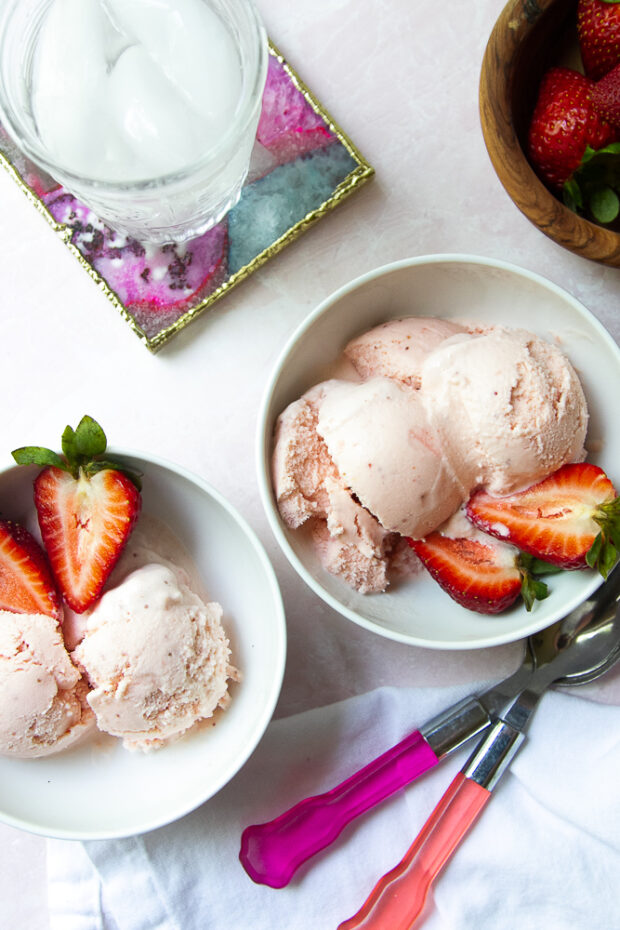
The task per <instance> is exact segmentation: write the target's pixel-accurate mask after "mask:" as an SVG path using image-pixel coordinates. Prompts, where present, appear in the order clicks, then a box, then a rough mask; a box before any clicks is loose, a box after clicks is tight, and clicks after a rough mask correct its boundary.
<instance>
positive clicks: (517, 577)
mask: <svg viewBox="0 0 620 930" xmlns="http://www.w3.org/2000/svg"><path fill="white" fill-rule="evenodd" d="M407 541H408V543H409V545H410V546H411V548H412V549H413V550H414V552H415V553H416V555H417V556H418V557H419V559H420V560H421V561H422V563H423V565H424V566H425V568H426V569H427V570H428V571H429V572H430V574H431V575H432V576H433V578H434V579H435V581H437V583H438V584H439V585H441V587H442V588H443V589H444V591H446V592H447V593H448V594H449V595H450V597H451V598H452V599H453V600H455V601H457V602H458V603H459V604H461V606H463V607H466V608H467V609H468V610H475V611H476V612H477V613H480V614H498V613H501V612H502V611H503V610H506V609H507V608H508V607H510V606H512V604H514V602H515V601H516V600H517V598H518V597H519V595H522V596H523V600H524V602H525V606H526V608H527V609H528V610H530V609H531V607H532V604H533V603H534V601H535V600H543V599H544V598H545V597H547V595H548V593H549V592H548V590H547V586H546V585H545V584H544V582H542V581H536V580H534V579H533V578H532V576H531V575H530V573H529V571H528V570H527V568H526V566H525V565H522V564H521V560H520V557H519V553H516V552H515V551H514V549H513V548H512V547H511V546H506V545H504V544H502V543H497V542H494V541H491V540H489V542H488V543H486V542H483V541H481V540H478V539H470V538H467V537H459V538H454V539H453V538H452V537H450V536H443V535H442V534H441V533H430V534H429V535H428V536H426V537H425V538H424V539H408V540H407Z"/></svg>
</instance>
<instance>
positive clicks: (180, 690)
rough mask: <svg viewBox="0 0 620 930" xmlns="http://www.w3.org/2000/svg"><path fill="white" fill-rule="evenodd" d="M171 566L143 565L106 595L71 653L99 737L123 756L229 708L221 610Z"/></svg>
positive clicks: (231, 670)
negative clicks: (118, 746)
mask: <svg viewBox="0 0 620 930" xmlns="http://www.w3.org/2000/svg"><path fill="white" fill-rule="evenodd" d="M184 579H185V576H184V575H180V574H178V573H177V572H175V571H174V570H173V569H172V568H171V567H170V566H168V565H162V564H157V563H155V564H148V565H145V566H143V567H141V568H138V569H137V570H135V571H133V572H131V573H130V574H129V575H127V576H126V577H125V578H124V580H123V581H121V582H120V583H119V584H118V585H117V586H116V587H113V588H111V589H110V590H108V591H107V592H106V593H105V594H104V595H103V597H102V598H101V600H100V601H99V603H98V604H97V605H96V606H95V607H94V608H93V610H92V611H91V613H90V615H89V617H88V621H87V626H86V633H85V635H84V638H83V640H82V641H81V643H80V644H79V645H78V646H77V648H76V649H75V651H74V653H73V657H74V659H75V661H76V663H77V664H78V665H79V666H80V667H81V668H82V669H83V670H84V673H85V675H86V676H87V678H88V680H89V682H90V684H91V686H92V689H93V690H92V691H91V692H90V694H89V695H88V702H89V704H90V706H91V707H92V709H93V711H94V713H95V715H96V718H97V726H98V727H99V729H100V730H103V731H104V732H106V733H110V734H112V735H113V736H118V737H120V738H122V740H123V744H124V745H125V747H126V748H128V749H143V750H147V749H152V748H158V747H160V746H162V745H164V744H165V743H166V742H168V741H169V740H171V739H173V738H176V737H178V736H180V735H182V734H183V733H185V732H186V731H187V730H188V729H189V728H190V727H192V726H193V725H194V724H196V723H197V722H198V721H201V720H205V719H207V718H209V717H211V716H212V715H213V713H214V711H215V710H216V708H217V707H225V706H226V705H227V703H228V701H229V695H228V679H229V678H234V677H236V674H237V673H236V670H235V669H234V668H232V666H231V665H230V664H229V655H230V650H229V647H228V640H227V638H226V636H225V633H224V630H223V628H222V625H221V617H222V608H221V607H220V605H219V604H216V603H214V602H209V603H205V602H204V601H203V600H202V599H201V598H200V597H199V596H198V595H197V594H195V593H194V592H193V591H192V590H191V589H190V588H189V587H188V586H187V584H186V583H185V580H184Z"/></svg>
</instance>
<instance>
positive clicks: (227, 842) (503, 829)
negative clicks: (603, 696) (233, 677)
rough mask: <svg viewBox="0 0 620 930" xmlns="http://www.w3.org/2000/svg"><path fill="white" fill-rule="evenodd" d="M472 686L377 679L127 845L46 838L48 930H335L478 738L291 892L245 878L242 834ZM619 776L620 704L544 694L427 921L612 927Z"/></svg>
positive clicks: (618, 865) (347, 838)
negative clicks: (404, 684) (380, 682)
mask: <svg viewBox="0 0 620 930" xmlns="http://www.w3.org/2000/svg"><path fill="white" fill-rule="evenodd" d="M470 690H471V689H470V688H468V689H467V691H468V692H469V691H470ZM463 693H464V690H463V688H459V689H445V688H442V689H425V690H417V689H398V688H381V689H379V690H377V691H373V692H370V693H368V694H365V695H362V696H360V697H356V698H351V699H349V700H347V701H343V702H341V703H338V704H334V705H331V706H329V707H324V708H320V709H315V710H311V711H307V712H305V713H302V714H299V715H295V716H292V717H288V718H285V719H280V720H276V721H273V722H272V723H271V725H270V726H269V728H268V730H267V733H266V734H265V737H264V738H263V740H262V741H261V743H260V744H259V746H258V748H257V750H256V751H255V753H254V754H253V756H252V758H251V759H250V760H249V762H248V763H247V764H246V766H245V767H244V768H243V769H242V771H241V772H240V773H239V774H238V775H237V777H236V778H235V779H234V780H233V781H232V782H231V783H230V784H229V785H228V786H227V787H226V788H224V789H223V790H222V791H220V792H219V793H218V794H217V795H216V797H214V798H213V799H211V801H209V802H208V803H206V804H204V805H203V806H202V807H201V808H199V809H198V810H196V811H195V812H193V813H192V814H189V815H188V816H186V817H184V818H183V819H182V820H180V821H177V822H176V823H174V824H171V825H169V826H167V827H164V828H161V829H159V830H155V831H152V832H151V833H147V834H144V835H143V836H139V837H134V838H131V839H123V840H113V841H102V842H87V843H84V844H81V843H78V842H70V841H62V840H49V841H48V871H49V907H50V922H51V930H335V928H336V927H337V925H338V924H339V923H340V922H341V921H342V920H344V919H345V918H347V917H350V916H351V915H352V914H354V913H355V912H356V911H357V910H358V909H359V907H360V906H361V905H362V903H363V902H364V900H365V899H366V897H367V895H368V894H369V892H370V891H371V889H372V888H373V886H374V884H375V882H376V881H377V879H378V878H379V877H380V876H381V875H382V874H383V873H384V872H386V871H387V870H389V869H390V868H391V867H392V866H394V865H395V864H396V863H397V862H398V861H399V860H400V858H401V857H402V856H403V854H404V853H405V851H406V850H407V849H408V847H409V845H410V844H411V842H412V841H413V839H414V838H415V836H416V834H417V832H418V830H419V829H420V828H421V826H422V825H423V823H424V822H425V820H426V819H427V817H428V815H429V814H430V812H431V810H432V809H433V807H434V805H435V804H436V802H437V801H438V800H439V798H440V797H441V795H442V794H443V792H444V791H445V789H446V788H447V786H448V784H449V782H450V781H451V779H452V777H453V775H454V774H455V773H456V771H457V770H458V769H459V768H460V767H461V765H462V764H463V762H464V761H465V759H466V758H467V756H468V754H469V751H471V747H468V748H467V749H466V750H462V751H460V752H459V753H458V754H457V755H455V756H454V757H451V758H449V759H446V760H444V761H443V762H442V763H441V764H440V765H439V766H436V767H435V769H433V770H431V771H430V772H428V773H426V774H425V775H424V776H422V778H421V779H419V780H418V781H417V782H415V783H414V784H412V785H411V786H409V787H408V788H406V789H405V790H403V791H401V792H399V793H398V794H396V795H394V796H393V797H392V798H391V799H389V800H388V801H386V802H384V803H383V804H382V805H381V806H379V807H378V808H376V809H375V810H374V811H372V812H370V813H368V814H366V815H364V816H363V817H362V818H360V819H358V820H357V821H356V822H354V823H353V824H352V825H350V826H349V827H348V828H346V829H345V831H344V832H343V833H342V834H341V836H340V837H339V839H338V840H337V842H336V843H335V844H334V845H333V846H331V847H329V848H328V849H327V850H325V851H324V852H322V853H320V854H319V855H318V856H316V857H315V858H314V859H313V860H310V862H309V863H307V864H306V865H305V866H303V867H302V869H301V870H300V871H299V872H298V873H297V874H296V876H295V877H294V878H293V881H292V882H291V884H290V885H289V886H288V887H286V888H283V889H279V890H274V889H271V888H268V887H265V886H260V885H256V884H254V883H253V882H252V881H251V880H250V879H249V878H248V876H247V875H246V873H245V872H244V870H243V869H242V867H241V865H240V864H239V861H238V853H239V840H240V836H241V832H242V830H243V828H244V827H245V826H247V825H248V824H251V823H257V822H262V821H265V820H269V819H271V818H272V817H274V816H276V815H277V814H279V813H281V812H282V811H283V810H285V809H286V808H287V807H289V806H290V805H292V804H294V803H295V802H296V801H298V800H300V799H301V798H303V797H306V796H308V795H311V794H317V793H319V792H321V791H324V790H326V789H328V788H330V787H332V786H333V785H335V784H337V783H338V782H339V781H341V780H342V779H344V778H345V777H346V776H347V775H349V774H350V773H351V772H353V771H355V770H356V769H357V768H359V767H361V766H362V765H363V764H365V763H366V762H367V761H370V760H371V759H372V758H373V757H374V756H375V755H377V754H379V753H380V752H383V751H384V750H385V749H387V748H388V747H389V746H390V745H392V744H393V743H395V742H397V741H398V740H399V739H401V738H402V737H403V736H404V735H405V734H406V733H407V732H408V731H409V730H410V729H413V728H415V727H417V726H420V725H422V724H423V723H424V722H425V721H426V720H427V719H428V718H429V717H431V716H433V715H434V714H436V713H438V712H439V711H440V710H443V709H444V708H445V707H447V706H449V705H450V704H451V703H452V702H454V701H455V700H457V699H458V698H460V697H461V696H463ZM619 774H620V707H619V706H616V705H605V704H600V703H595V702H593V701H590V700H586V699H584V698H583V697H581V696H576V692H571V693H562V694H560V693H557V692H550V693H548V694H546V695H545V696H544V697H543V699H542V702H541V705H540V707H539V709H538V711H537V714H536V716H535V717H534V719H533V721H532V724H531V726H530V729H529V732H528V736H527V739H526V741H525V743H524V745H523V747H522V749H521V751H520V753H519V754H518V755H517V757H516V759H515V760H514V761H513V764H512V768H511V770H510V771H509V772H508V773H507V774H506V775H505V776H504V779H503V781H502V782H501V783H500V784H499V786H498V787H497V788H496V790H495V792H494V794H493V797H492V798H491V800H490V803H489V804H488V805H487V806H486V808H485V809H484V811H483V813H482V815H481V817H480V819H479V820H478V822H477V823H476V824H475V826H474V828H473V830H472V831H471V833H470V834H469V836H468V837H467V839H466V840H465V842H464V843H463V844H462V845H461V846H460V847H459V849H458V850H457V852H456V853H455V855H454V857H453V858H452V860H451V861H450V863H449V864H448V867H447V869H446V870H445V872H444V873H443V875H442V876H441V877H440V878H439V879H438V881H437V882H436V884H435V886H434V889H433V891H432V893H431V896H430V900H429V902H428V903H427V908H426V911H425V919H424V921H423V923H422V925H423V926H424V927H425V928H426V930H448V928H449V930H472V928H477V930H487V928H488V930H568V928H571V930H591V928H592V927H600V928H605V930H618V928H620V908H619V904H620V893H619V887H620V884H619V878H620V785H619V780H618V776H619Z"/></svg>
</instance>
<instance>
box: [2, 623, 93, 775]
mask: <svg viewBox="0 0 620 930" xmlns="http://www.w3.org/2000/svg"><path fill="white" fill-rule="evenodd" d="M87 691H88V686H87V684H86V682H85V681H84V680H83V679H82V676H81V675H80V672H79V671H78V669H77V668H76V667H75V665H74V664H73V663H72V661H71V659H70V658H69V655H68V653H67V651H66V649H65V646H64V643H63V640H62V634H61V631H60V627H59V625H58V623H57V621H56V620H54V619H53V618H51V617H48V616H44V615H43V614H20V613H12V612H11V611H7V610H2V611H0V753H3V754H6V755H11V756H17V757H20V758H38V757H39V756H47V755H51V754H52V753H56V752H60V751H61V750H63V749H67V748H68V747H69V746H72V745H73V744H74V743H76V742H77V741H78V740H79V739H81V738H82V737H83V736H84V735H86V733H89V732H90V731H91V730H92V729H94V725H95V717H94V714H93V713H92V711H91V709H90V707H89V706H88V704H87V703H86V693H87Z"/></svg>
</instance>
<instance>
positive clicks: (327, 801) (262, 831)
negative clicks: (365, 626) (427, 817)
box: [239, 569, 620, 888]
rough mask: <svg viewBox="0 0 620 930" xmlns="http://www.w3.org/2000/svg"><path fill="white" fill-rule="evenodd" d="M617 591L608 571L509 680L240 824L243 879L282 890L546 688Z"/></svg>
mask: <svg viewBox="0 0 620 930" xmlns="http://www.w3.org/2000/svg"><path fill="white" fill-rule="evenodd" d="M619 593H620V573H619V572H618V570H617V569H616V571H615V572H614V573H613V576H612V577H611V578H610V580H609V581H608V582H607V584H605V585H604V586H603V587H602V588H599V590H598V592H596V594H595V595H593V597H592V598H591V599H590V600H589V601H587V602H586V603H585V604H583V605H582V606H581V607H579V608H577V610H575V611H573V612H572V613H570V614H569V615H568V616H567V617H566V618H565V619H564V620H563V621H561V623H558V624H555V625H554V626H552V627H550V628H549V630H547V631H545V635H544V636H543V634H537V635H535V636H532V637H530V639H529V640H528V644H527V650H526V655H525V659H524V661H523V663H522V665H521V667H520V668H519V669H518V670H517V671H516V672H515V674H514V675H511V676H510V677H509V678H507V679H506V680H505V681H503V682H501V683H500V684H499V685H497V686H496V687H495V688H491V689H490V690H489V691H486V692H484V693H483V694H481V695H479V696H477V697H469V698H466V699H465V700H464V701H461V702H460V703H459V704H456V705H455V706H454V707H452V708H450V709H449V710H447V711H446V712H445V713H443V714H441V715H440V716H438V717H436V718H434V719H433V720H431V721H429V723H427V724H426V725H425V726H424V727H422V728H421V729H420V730H415V731H414V732H413V733H411V734H409V735H408V736H406V737H405V738H404V739H403V740H402V741H401V742H400V743H398V744H397V745H396V746H394V747H392V748H391V749H389V750H387V752H385V753H383V755H381V756H379V757H378V758H377V759H374V760H373V761H372V762H370V763H369V764H368V765H367V766H365V767H364V768H362V769H361V770H360V771H359V772H357V773H355V774H353V775H351V776H350V777H349V778H348V779H346V780H345V781H344V782H342V783H341V784H340V785H337V786H336V787H335V788H332V789H331V790H330V791H327V792H326V793H325V794H321V795H316V796H315V797H311V798H306V799H305V800H303V801H300V802H299V803H298V804H296V805H295V806H294V807H292V808H291V809H290V810H288V811H286V812H284V813H283V814H280V816H279V817H276V818H275V819H274V820H271V821H270V822H268V823H262V824H255V825H253V826H250V827H247V828H246V829H245V830H244V831H243V835H242V837H241V851H240V854H239V858H240V860H241V864H242V865H243V867H244V869H245V870H246V872H247V873H248V875H249V876H250V878H252V879H253V880H254V881H255V882H258V883H260V884H265V885H270V886H271V887H272V888H282V887H284V886H285V885H287V884H288V883H289V881H290V880H291V878H292V877H293V875H294V873H295V872H296V870H297V869H298V868H299V867H300V866H301V865H302V864H303V863H304V862H306V861H307V860H308V859H309V858H310V857H311V856H313V855H315V854H316V853H318V852H319V851H320V850H322V849H325V847H327V846H329V845H330V844H331V843H333V842H334V840H335V839H336V838H337V837H338V836H339V835H340V833H341V832H342V830H343V829H344V827H345V826H346V825H347V824H348V823H350V822H351V821H352V820H353V819H354V818H356V817H358V816H360V815H361V814H363V813H365V812H366V811H368V810H370V809H371V808H372V807H374V806H375V805H376V804H378V803H379V802H380V801H383V800H384V799H385V798H388V797H389V796H390V795H391V794H393V793H394V792H395V791H398V790H399V789H400V788H403V787H405V786H406V785H408V784H409V783H410V782H412V781H413V780H414V779H416V778H417V777H418V776H420V775H422V774H423V773H424V772H425V771H427V770H428V769H430V768H432V767H433V766H434V765H436V764H437V763H438V762H439V761H440V760H441V759H442V758H444V757H445V756H447V755H449V754H450V753H451V752H453V751H454V750H455V749H457V748H458V747H459V746H461V745H463V743H464V742H466V741H467V740H469V739H471V738H473V737H474V736H476V735H478V734H480V733H482V732H483V731H485V730H486V729H487V728H488V727H489V726H490V725H491V723H492V720H494V719H496V718H497V716H498V714H499V713H500V711H501V710H502V709H503V708H504V707H505V705H506V702H507V701H509V700H510V699H511V698H512V697H514V695H515V694H518V693H519V692H520V691H522V690H523V689H525V688H528V687H535V686H536V681H537V680H540V677H542V679H543V680H544V682H545V686H546V685H547V684H548V683H549V681H551V680H553V678H555V677H556V672H554V673H553V676H552V678H551V679H549V678H547V677H546V673H545V670H546V668H547V666H548V665H549V664H550V663H551V662H552V661H556V657H557V655H558V650H559V649H560V648H564V646H563V645H562V643H564V644H565V642H566V641H569V642H572V639H573V638H574V636H575V633H576V631H577V630H578V629H580V628H581V625H582V624H583V622H584V618H587V617H592V618H593V617H594V616H595V615H596V616H599V613H600V611H601V610H602V605H603V603H604V604H607V603H608V602H613V604H614V605H615V602H616V598H617V597H618V596H619ZM610 599H611V601H610ZM557 674H562V673H561V672H559V673H557ZM580 680H581V679H580ZM565 683H569V682H564V681H563V684H565Z"/></svg>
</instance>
